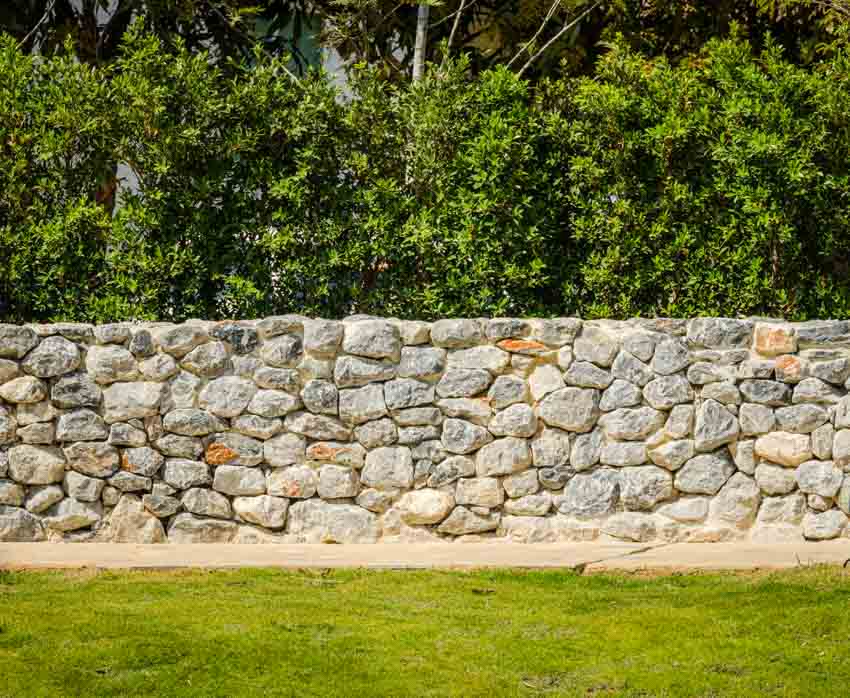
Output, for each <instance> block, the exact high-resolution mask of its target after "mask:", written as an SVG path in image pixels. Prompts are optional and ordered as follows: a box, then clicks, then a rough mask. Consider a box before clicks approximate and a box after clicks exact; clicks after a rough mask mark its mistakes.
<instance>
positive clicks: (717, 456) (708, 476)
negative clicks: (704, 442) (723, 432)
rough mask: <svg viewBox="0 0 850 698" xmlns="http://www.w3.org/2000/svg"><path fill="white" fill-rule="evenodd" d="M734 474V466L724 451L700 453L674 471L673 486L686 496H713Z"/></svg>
mask: <svg viewBox="0 0 850 698" xmlns="http://www.w3.org/2000/svg"><path fill="white" fill-rule="evenodd" d="M734 472H735V465H734V463H732V460H731V459H730V458H729V454H728V453H727V451H726V450H720V451H715V452H714V453H701V454H700V455H698V456H694V457H693V458H691V459H690V460H689V461H688V462H687V463H685V464H684V465H683V466H682V467H681V468H679V470H678V471H676V476H675V480H674V485H675V487H676V489H677V490H679V491H680V492H685V493H687V494H711V495H714V494H717V493H718V492H719V491H720V488H721V487H723V485H725V484H726V481H727V480H728V479H729V478H730V477H732V474H733V473H734Z"/></svg>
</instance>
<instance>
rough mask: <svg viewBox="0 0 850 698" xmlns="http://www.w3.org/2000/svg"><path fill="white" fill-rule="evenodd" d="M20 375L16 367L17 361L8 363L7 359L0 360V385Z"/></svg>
mask: <svg viewBox="0 0 850 698" xmlns="http://www.w3.org/2000/svg"><path fill="white" fill-rule="evenodd" d="M20 375H21V370H20V368H19V367H18V362H17V361H9V360H8V359H0V385H3V383H8V382H9V381H10V380H12V379H13V378H17V377H18V376H20Z"/></svg>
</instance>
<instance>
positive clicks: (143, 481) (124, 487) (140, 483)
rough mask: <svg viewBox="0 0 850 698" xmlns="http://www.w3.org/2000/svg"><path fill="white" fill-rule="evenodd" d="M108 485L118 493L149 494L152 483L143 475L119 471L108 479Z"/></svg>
mask: <svg viewBox="0 0 850 698" xmlns="http://www.w3.org/2000/svg"><path fill="white" fill-rule="evenodd" d="M109 485H110V487H112V488H114V489H116V490H118V491H119V492H149V491H150V490H151V487H152V485H153V481H152V480H151V478H149V477H145V476H144V475H137V474H136V473H130V472H127V471H125V470H119V471H118V472H117V473H115V474H114V475H112V476H111V477H110V478H109Z"/></svg>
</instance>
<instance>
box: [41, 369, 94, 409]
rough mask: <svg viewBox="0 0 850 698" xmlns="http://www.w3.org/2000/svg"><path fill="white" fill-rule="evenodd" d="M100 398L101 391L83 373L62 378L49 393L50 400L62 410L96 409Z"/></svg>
mask: <svg viewBox="0 0 850 698" xmlns="http://www.w3.org/2000/svg"><path fill="white" fill-rule="evenodd" d="M102 397H103V392H102V391H101V389H100V388H99V387H98V386H97V385H96V384H95V382H94V381H93V380H92V379H91V378H89V377H88V376H87V375H86V374H85V373H74V374H71V375H66V376H62V377H61V378H60V379H59V380H57V381H56V382H55V383H54V384H53V388H52V389H51V391H50V399H51V400H52V401H53V403H54V404H55V405H56V407H60V408H63V409H68V408H73V407H97V406H98V405H100V402H101V399H102Z"/></svg>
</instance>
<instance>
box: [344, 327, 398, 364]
mask: <svg viewBox="0 0 850 698" xmlns="http://www.w3.org/2000/svg"><path fill="white" fill-rule="evenodd" d="M342 350H343V351H344V352H346V353H347V354H355V355H357V356H366V357H368V358H372V359H381V358H385V357H386V358H390V359H392V360H393V361H398V359H399V354H400V352H401V337H400V335H399V331H398V327H396V326H395V325H394V324H393V323H391V322H388V321H387V320H360V321H358V322H346V323H345V336H344V337H343V340H342Z"/></svg>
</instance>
